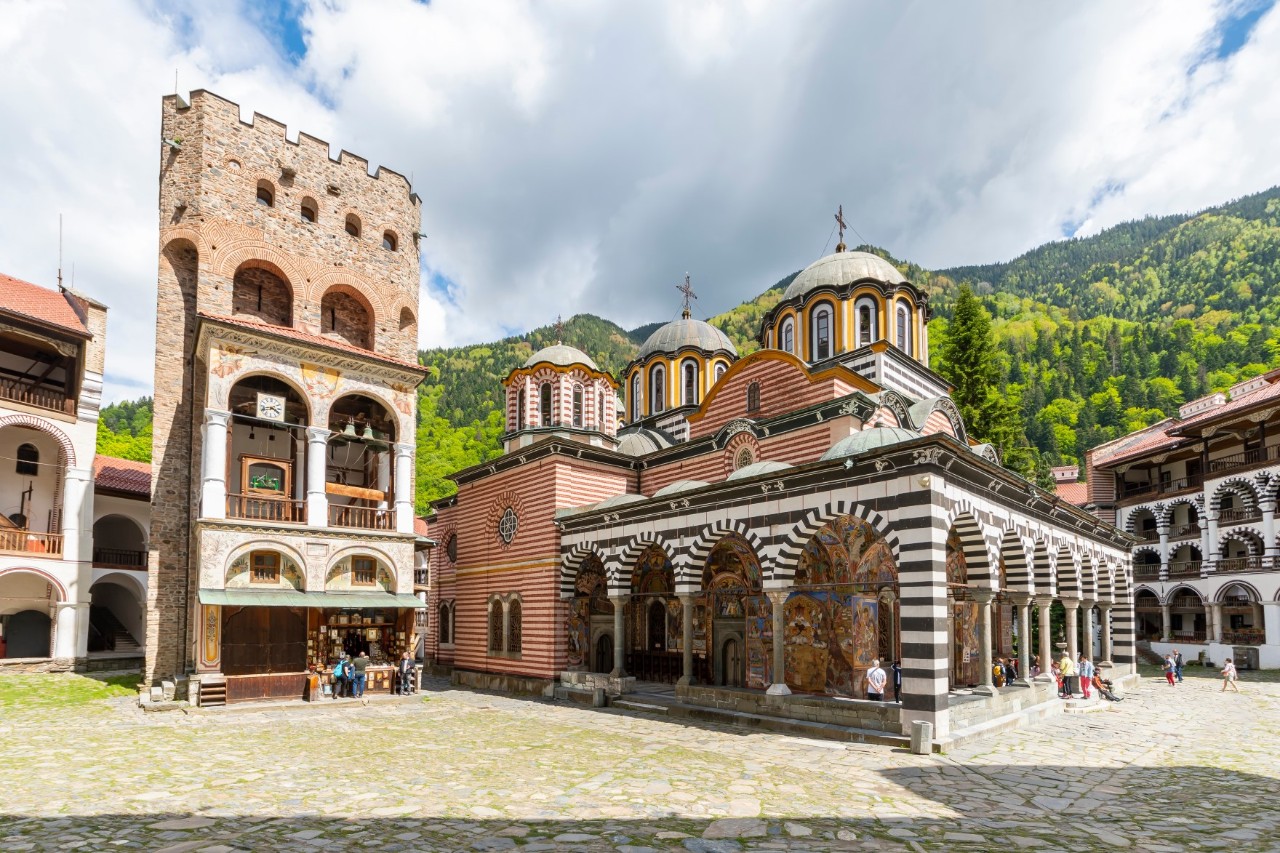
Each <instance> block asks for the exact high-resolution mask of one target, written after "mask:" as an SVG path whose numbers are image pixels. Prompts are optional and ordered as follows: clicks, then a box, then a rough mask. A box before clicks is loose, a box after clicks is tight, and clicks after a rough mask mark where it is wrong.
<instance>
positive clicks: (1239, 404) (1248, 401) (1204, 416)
mask: <svg viewBox="0 0 1280 853" xmlns="http://www.w3.org/2000/svg"><path fill="white" fill-rule="evenodd" d="M1277 397H1280V382H1277V381H1274V380H1273V381H1271V382H1268V383H1267V384H1266V385H1263V386H1262V387H1261V388H1255V389H1254V390H1252V391H1250V392H1249V393H1247V394H1241V395H1240V396H1239V397H1235V398H1233V399H1232V400H1231V402H1229V403H1227V404H1226V405H1223V406H1219V407H1218V408H1216V409H1209V410H1208V411H1207V412H1201V413H1200V414H1198V415H1194V416H1192V417H1189V418H1187V419H1186V420H1185V421H1179V422H1178V423H1177V424H1175V425H1174V426H1173V427H1172V428H1171V429H1170V431H1171V432H1175V433H1185V432H1186V431H1187V429H1188V428H1191V427H1195V426H1199V425H1201V424H1203V423H1205V422H1207V421H1213V420H1217V419H1218V418H1222V417H1227V416H1229V415H1233V414H1235V413H1236V412H1239V411H1241V410H1244V409H1248V408H1249V407H1251V406H1256V405H1258V404H1259V403H1265V402H1267V401H1268V400H1274V399H1275V398H1277Z"/></svg>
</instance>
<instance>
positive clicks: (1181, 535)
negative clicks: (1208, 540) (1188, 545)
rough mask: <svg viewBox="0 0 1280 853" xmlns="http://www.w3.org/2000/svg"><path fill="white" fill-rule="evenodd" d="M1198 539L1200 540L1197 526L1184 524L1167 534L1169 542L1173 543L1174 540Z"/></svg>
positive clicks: (1198, 526)
mask: <svg viewBox="0 0 1280 853" xmlns="http://www.w3.org/2000/svg"><path fill="white" fill-rule="evenodd" d="M1199 538H1200V525H1198V524H1184V525H1182V526H1181V527H1179V528H1177V529H1175V530H1173V531H1172V532H1170V533H1169V541H1173V540H1175V539H1199Z"/></svg>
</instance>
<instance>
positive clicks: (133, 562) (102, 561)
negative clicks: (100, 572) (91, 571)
mask: <svg viewBox="0 0 1280 853" xmlns="http://www.w3.org/2000/svg"><path fill="white" fill-rule="evenodd" d="M93 564H94V565H95V566H117V567H121V568H126V569H145V568H146V567H147V552H146V551H130V550H128V549H125V548H94V549H93Z"/></svg>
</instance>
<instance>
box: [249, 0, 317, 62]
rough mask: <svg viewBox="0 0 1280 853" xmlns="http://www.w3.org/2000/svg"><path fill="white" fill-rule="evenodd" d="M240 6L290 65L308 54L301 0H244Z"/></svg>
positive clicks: (300, 60)
mask: <svg viewBox="0 0 1280 853" xmlns="http://www.w3.org/2000/svg"><path fill="white" fill-rule="evenodd" d="M241 8H243V9H244V16H245V17H246V18H247V19H248V20H249V21H250V22H252V23H253V25H254V26H256V27H257V28H258V29H259V30H261V31H262V34H263V35H264V36H266V37H267V38H268V39H270V41H271V42H272V43H273V44H274V45H275V46H276V49H277V50H279V51H280V55H281V56H282V57H284V59H285V60H286V61H287V62H288V63H289V64H290V65H294V66H296V65H298V64H299V63H301V62H302V59H303V57H305V56H306V55H307V42H306V35H305V32H304V30H303V28H302V13H303V3H302V0H243V3H242V7H241Z"/></svg>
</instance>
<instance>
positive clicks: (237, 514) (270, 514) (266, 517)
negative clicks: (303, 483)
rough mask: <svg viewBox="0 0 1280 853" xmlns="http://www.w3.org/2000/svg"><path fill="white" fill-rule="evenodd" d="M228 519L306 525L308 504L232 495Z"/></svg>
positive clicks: (228, 501)
mask: <svg viewBox="0 0 1280 853" xmlns="http://www.w3.org/2000/svg"><path fill="white" fill-rule="evenodd" d="M227 518H237V519H244V520H246V521H265V522H273V523H275V522H282V523H285V524H304V523H306V520H307V502H306V501H296V500H293V499H291V498H273V497H262V496H261V495H235V494H232V495H227Z"/></svg>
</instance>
